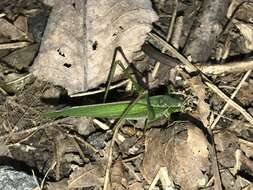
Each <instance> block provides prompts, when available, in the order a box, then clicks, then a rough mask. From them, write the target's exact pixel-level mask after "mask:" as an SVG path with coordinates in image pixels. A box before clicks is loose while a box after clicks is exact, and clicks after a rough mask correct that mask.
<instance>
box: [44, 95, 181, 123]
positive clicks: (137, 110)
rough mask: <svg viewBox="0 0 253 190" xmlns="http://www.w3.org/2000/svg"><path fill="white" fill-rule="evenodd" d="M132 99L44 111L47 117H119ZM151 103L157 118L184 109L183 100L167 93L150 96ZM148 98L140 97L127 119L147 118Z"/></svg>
mask: <svg viewBox="0 0 253 190" xmlns="http://www.w3.org/2000/svg"><path fill="white" fill-rule="evenodd" d="M130 103H131V101H121V102H114V103H103V104H94V105H85V106H76V107H71V108H65V109H62V110H57V111H52V112H46V113H43V115H44V116H46V117H51V118H57V117H68V116H75V117H98V118H119V117H120V116H121V115H122V113H123V112H124V111H125V110H126V108H127V107H128V106H129V104H130ZM150 105H151V107H152V109H153V111H154V114H155V118H153V119H158V118H160V117H162V116H164V115H165V116H167V115H169V114H170V113H172V112H178V111H181V110H182V107H183V101H182V100H180V99H178V98H174V97H171V96H167V95H158V96H151V97H150ZM149 111H150V110H148V106H147V101H146V98H142V99H140V100H139V101H138V102H137V103H136V104H135V105H134V106H133V107H132V109H131V110H129V112H128V113H127V115H126V117H125V118H126V119H139V118H147V117H148V114H149Z"/></svg>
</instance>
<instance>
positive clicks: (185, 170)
mask: <svg viewBox="0 0 253 190" xmlns="http://www.w3.org/2000/svg"><path fill="white" fill-rule="evenodd" d="M208 146H209V143H208V141H207V139H206V137H205V135H204V133H203V132H202V131H201V130H200V129H199V128H197V127H196V126H194V125H193V124H191V123H179V124H176V125H174V126H172V127H170V128H167V129H164V130H160V129H152V130H151V131H150V132H149V134H148V136H147V139H146V151H145V156H144V160H143V166H142V174H143V175H144V177H145V179H146V180H147V181H148V182H149V183H150V182H151V181H152V180H153V178H154V177H155V175H156V173H157V172H158V170H159V169H160V167H164V166H166V167H167V169H168V172H169V174H168V175H169V176H171V177H172V178H173V181H174V182H175V183H176V184H179V185H180V186H181V187H182V189H189V190H190V189H191V190H192V189H197V188H199V187H202V186H204V185H205V183H206V182H207V176H206V175H205V174H204V173H205V172H206V174H208V172H209V160H208V155H209V152H208V149H207V148H208Z"/></svg>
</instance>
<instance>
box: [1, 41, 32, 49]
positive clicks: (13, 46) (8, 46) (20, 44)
mask: <svg viewBox="0 0 253 190" xmlns="http://www.w3.org/2000/svg"><path fill="white" fill-rule="evenodd" d="M29 44H30V42H13V43H5V44H0V49H16V48H22V47H26V46H28V45H29Z"/></svg>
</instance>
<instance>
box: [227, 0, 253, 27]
mask: <svg viewBox="0 0 253 190" xmlns="http://www.w3.org/2000/svg"><path fill="white" fill-rule="evenodd" d="M242 2H244V3H243V4H241V3H242ZM240 5H241V6H240ZM238 6H240V8H239V9H238ZM236 9H238V10H236ZM235 10H236V14H235V15H234V19H236V20H241V21H244V22H251V23H253V20H252V18H253V4H252V3H250V2H246V1H244V0H232V2H231V4H230V5H229V9H228V11H227V17H228V18H231V16H232V15H233V14H234V11H235Z"/></svg>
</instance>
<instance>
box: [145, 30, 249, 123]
mask: <svg viewBox="0 0 253 190" xmlns="http://www.w3.org/2000/svg"><path fill="white" fill-rule="evenodd" d="M149 36H150V37H152V38H153V39H154V40H156V41H158V42H159V43H161V44H162V45H163V46H164V47H166V48H167V49H168V50H169V51H170V52H171V53H173V54H174V55H175V56H176V57H177V58H178V59H179V60H180V61H181V62H182V63H183V64H185V65H186V66H187V68H186V69H188V71H189V72H199V73H200V74H201V76H202V79H203V80H204V83H205V84H206V85H207V86H208V87H209V88H210V89H211V90H212V91H214V92H215V93H216V94H217V95H219V96H220V97H221V98H223V99H224V100H225V101H226V102H228V103H229V104H230V105H231V106H233V107H234V108H235V109H237V110H238V111H239V112H240V113H241V114H242V115H243V116H244V117H245V118H246V119H247V120H248V121H249V122H250V123H251V124H253V117H252V116H251V115H250V114H249V113H248V112H247V111H246V110H245V109H243V108H242V107H241V106H240V105H238V104H237V103H236V102H234V101H233V100H231V99H230V98H229V97H228V96H227V95H226V94H224V93H223V92H222V91H221V90H220V89H219V88H218V87H217V86H215V85H214V84H213V83H212V82H211V81H210V80H209V79H208V78H207V77H206V76H205V75H204V74H203V73H202V72H201V71H200V70H199V69H198V68H197V67H196V66H194V65H193V64H192V63H190V62H189V61H188V60H187V59H186V58H185V57H184V56H183V55H182V54H180V53H179V52H178V51H177V50H176V49H175V48H173V47H172V46H171V45H170V44H168V43H167V42H166V41H165V40H163V39H161V38H160V37H159V36H157V35H155V34H152V33H149Z"/></svg>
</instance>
